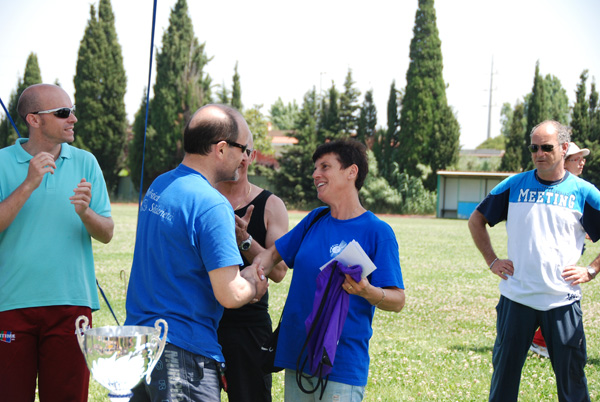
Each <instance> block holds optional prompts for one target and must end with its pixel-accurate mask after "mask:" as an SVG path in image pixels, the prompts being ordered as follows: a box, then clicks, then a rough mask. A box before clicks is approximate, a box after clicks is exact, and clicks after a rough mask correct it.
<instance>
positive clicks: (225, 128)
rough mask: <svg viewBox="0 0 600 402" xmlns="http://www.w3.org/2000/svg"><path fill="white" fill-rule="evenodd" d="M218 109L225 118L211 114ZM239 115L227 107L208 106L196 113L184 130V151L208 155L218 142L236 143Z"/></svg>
mask: <svg viewBox="0 0 600 402" xmlns="http://www.w3.org/2000/svg"><path fill="white" fill-rule="evenodd" d="M210 108H217V109H218V110H220V111H221V112H223V116H222V117H221V116H215V114H214V113H209V110H208V109H210ZM238 115H239V112H237V111H236V110H235V109H233V108H230V107H229V106H225V105H215V104H211V105H206V106H202V107H201V108H200V109H198V110H197V111H196V113H194V115H193V116H192V118H191V119H190V121H188V123H187V124H186V126H185V129H184V130H183V149H184V151H185V152H186V153H188V154H200V155H206V154H208V153H209V152H210V147H211V146H212V145H213V144H215V143H216V142H218V141H235V140H237V137H238V134H239V132H238V121H237V119H238Z"/></svg>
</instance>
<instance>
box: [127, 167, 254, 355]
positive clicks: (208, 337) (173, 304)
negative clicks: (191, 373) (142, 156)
mask: <svg viewBox="0 0 600 402" xmlns="http://www.w3.org/2000/svg"><path fill="white" fill-rule="evenodd" d="M240 264H242V259H241V257H240V252H239V250H238V247H237V243H236V239H235V220H234V214H233V209H232V208H231V204H229V202H228V201H227V199H226V198H225V197H223V196H222V195H221V194H220V193H219V192H218V191H217V190H215V189H214V188H213V187H212V186H211V185H210V183H209V182H208V181H207V180H206V179H205V178H204V176H202V175H201V174H200V173H198V172H197V171H195V170H193V169H191V168H189V167H187V166H185V165H179V166H178V167H177V168H176V169H174V170H172V171H170V172H167V173H165V174H163V175H161V176H159V177H158V178H157V179H156V180H155V181H154V182H153V183H152V185H151V186H150V188H149V189H148V191H147V192H146V195H145V197H144V200H143V202H142V206H141V208H140V213H139V218H138V229H137V237H136V243H135V250H134V255H133V265H132V267H131V277H130V280H129V289H128V292H127V302H126V307H127V320H126V321H125V323H126V324H127V325H144V326H154V323H155V321H156V320H157V319H159V318H163V319H165V320H166V321H167V323H168V325H169V330H168V334H167V342H169V343H172V344H173V345H175V346H178V347H180V348H182V349H185V350H187V351H190V352H192V353H195V354H199V355H202V356H206V357H209V358H212V359H215V360H217V361H219V362H222V361H224V359H223V354H222V353H221V346H220V345H219V344H218V342H217V326H218V324H219V321H220V320H221V316H222V315H223V307H222V306H221V304H219V302H218V301H217V299H216V298H215V296H214V292H213V289H212V285H211V282H210V278H209V275H208V273H209V272H210V271H212V270H215V269H218V268H222V267H228V266H232V265H240Z"/></svg>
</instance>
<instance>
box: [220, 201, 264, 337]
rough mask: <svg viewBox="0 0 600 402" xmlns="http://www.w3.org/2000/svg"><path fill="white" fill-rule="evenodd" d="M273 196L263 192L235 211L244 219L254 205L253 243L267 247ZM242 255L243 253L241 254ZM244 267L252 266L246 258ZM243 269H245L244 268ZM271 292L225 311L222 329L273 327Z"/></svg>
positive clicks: (250, 226) (251, 223)
mask: <svg viewBox="0 0 600 402" xmlns="http://www.w3.org/2000/svg"><path fill="white" fill-rule="evenodd" d="M271 195H273V193H271V192H270V191H268V190H263V191H261V192H260V194H258V195H257V196H256V197H255V198H254V199H253V200H252V201H250V203H249V204H248V205H246V206H245V207H243V208H240V209H238V210H236V211H235V214H236V215H237V216H239V217H243V216H244V215H245V214H246V211H247V210H248V207H249V206H250V205H254V210H253V211H252V216H251V217H250V222H249V223H248V233H249V234H250V235H251V236H252V241H255V242H258V244H260V245H261V246H263V247H265V239H266V237H267V228H266V227H265V206H266V205H267V199H268V198H269V197H270V196H271ZM240 254H241V252H240ZM242 259H243V260H244V267H246V266H248V265H250V262H249V261H247V260H246V258H244V256H243V255H242ZM242 269H243V268H242ZM268 308H269V292H268V291H267V293H265V295H264V296H263V297H262V299H260V300H259V301H258V302H256V303H254V304H246V305H245V306H243V307H240V308H237V309H227V308H226V309H225V311H224V312H223V318H222V319H221V323H220V324H219V325H220V326H221V327H260V326H271V317H270V316H269V311H268Z"/></svg>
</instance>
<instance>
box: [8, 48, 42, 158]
mask: <svg viewBox="0 0 600 402" xmlns="http://www.w3.org/2000/svg"><path fill="white" fill-rule="evenodd" d="M41 82H42V74H41V73H40V66H39V64H38V59H37V55H36V54H35V53H30V54H29V56H27V62H26V63H25V72H24V73H23V78H22V79H21V78H19V79H18V81H17V89H16V90H15V91H13V92H11V94H10V99H9V101H8V103H5V104H4V106H6V108H7V109H8V113H9V114H10V117H12V119H13V121H14V122H15V125H16V126H17V129H18V130H19V134H21V137H23V138H27V137H28V136H29V132H28V130H27V124H25V121H23V119H21V117H19V114H18V113H17V104H18V102H19V97H20V96H21V94H22V93H23V91H24V90H25V88H27V87H29V86H31V85H34V84H40V83H41ZM17 137H18V135H17V133H16V132H15V129H14V127H13V126H12V124H10V120H8V117H6V116H5V117H4V118H3V119H2V121H1V122H0V148H4V147H7V146H9V145H12V144H14V143H15V141H16V140H17Z"/></svg>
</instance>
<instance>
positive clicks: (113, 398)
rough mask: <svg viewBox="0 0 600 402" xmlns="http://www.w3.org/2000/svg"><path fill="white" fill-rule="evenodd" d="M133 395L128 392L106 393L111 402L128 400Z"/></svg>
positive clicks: (125, 401)
mask: <svg viewBox="0 0 600 402" xmlns="http://www.w3.org/2000/svg"><path fill="white" fill-rule="evenodd" d="M132 396H133V393H131V392H130V393H128V394H119V395H117V394H113V393H112V392H110V393H109V394H108V398H109V399H110V401H111V402H129V399H131V397H132Z"/></svg>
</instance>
